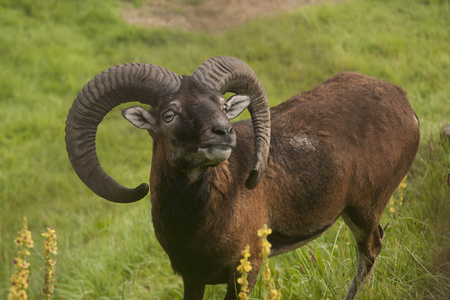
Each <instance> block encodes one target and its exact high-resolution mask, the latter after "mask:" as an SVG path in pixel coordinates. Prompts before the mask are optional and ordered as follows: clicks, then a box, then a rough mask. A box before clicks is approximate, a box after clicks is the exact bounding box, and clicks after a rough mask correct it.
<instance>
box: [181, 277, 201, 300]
mask: <svg viewBox="0 0 450 300" xmlns="http://www.w3.org/2000/svg"><path fill="white" fill-rule="evenodd" d="M183 282H184V297H183V299H184V300H202V299H203V294H204V293H205V284H204V283H198V282H196V281H193V280H189V279H188V278H185V277H183Z"/></svg>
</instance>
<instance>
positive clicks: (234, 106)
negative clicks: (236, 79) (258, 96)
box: [226, 95, 250, 120]
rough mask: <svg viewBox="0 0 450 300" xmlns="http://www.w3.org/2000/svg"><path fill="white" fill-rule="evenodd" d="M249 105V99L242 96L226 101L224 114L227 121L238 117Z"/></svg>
mask: <svg viewBox="0 0 450 300" xmlns="http://www.w3.org/2000/svg"><path fill="white" fill-rule="evenodd" d="M249 104H250V97H249V96H244V95H235V96H233V97H231V98H230V99H228V101H227V106H226V107H227V108H226V114H227V117H228V119H229V120H231V119H234V118H236V117H237V116H239V115H240V114H241V113H242V112H243V111H244V110H245V109H246V108H247V106H248V105H249Z"/></svg>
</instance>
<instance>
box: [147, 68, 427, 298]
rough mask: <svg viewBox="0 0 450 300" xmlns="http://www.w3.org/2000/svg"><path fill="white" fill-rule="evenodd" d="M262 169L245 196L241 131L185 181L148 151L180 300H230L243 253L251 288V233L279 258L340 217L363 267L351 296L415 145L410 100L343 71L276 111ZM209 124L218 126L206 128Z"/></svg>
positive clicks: (160, 229)
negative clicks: (208, 298) (213, 289)
mask: <svg viewBox="0 0 450 300" xmlns="http://www.w3.org/2000/svg"><path fill="white" fill-rule="evenodd" d="M195 105H197V106H198V109H199V110H201V105H202V103H195ZM271 115H272V136H271V146H270V156H269V162H268V165H267V169H266V171H265V174H264V176H263V178H262V181H261V182H260V183H259V185H258V186H257V187H256V188H255V189H253V190H248V189H246V188H245V186H244V183H245V179H246V176H247V175H248V173H249V172H250V170H251V168H252V153H253V130H252V125H251V122H250V121H249V120H245V121H240V122H236V123H234V124H233V129H234V131H235V132H236V138H237V141H236V147H235V148H234V149H233V152H232V154H231V156H230V157H229V159H228V160H227V161H224V162H221V163H220V164H219V165H217V166H211V167H205V168H200V169H198V170H195V171H192V172H191V173H189V172H187V173H186V172H185V171H179V170H176V169H173V168H171V167H170V166H169V163H168V162H167V161H166V156H165V154H164V153H165V151H167V150H168V149H166V148H164V146H162V145H161V143H160V144H158V143H159V142H158V143H156V142H155V144H154V152H153V160H152V171H151V180H150V181H151V200H152V216H153V222H154V227H155V233H156V236H157V238H158V240H159V242H160V243H161V245H162V247H163V248H164V250H165V251H166V252H167V253H168V255H169V257H170V260H171V262H172V266H173V268H174V270H175V271H176V272H178V273H179V274H181V276H182V277H183V280H184V283H185V294H184V295H185V299H202V297H203V292H204V286H205V284H218V283H227V284H228V292H227V295H226V299H236V290H239V286H238V285H236V282H235V279H236V278H238V277H239V276H240V275H239V274H238V273H237V271H236V267H237V266H238V264H239V260H240V257H241V251H242V250H243V249H244V248H245V246H246V245H250V249H251V259H250V260H251V263H252V266H253V270H252V271H251V272H250V274H249V282H250V287H253V285H254V284H255V283H256V279H257V274H258V271H259V267H260V264H261V258H260V257H259V256H258V253H259V251H260V248H261V246H260V241H259V238H258V237H257V234H256V233H257V230H258V229H259V228H261V227H262V225H263V224H267V225H268V226H269V227H270V228H272V230H273V233H272V235H270V236H269V241H270V242H271V243H272V247H273V251H274V253H275V254H280V253H283V252H285V251H288V250H292V249H293V248H294V247H296V246H301V245H302V244H304V243H306V242H308V241H310V240H311V239H314V238H316V237H317V236H319V235H321V234H322V233H324V232H325V231H326V230H327V229H328V228H330V227H331V226H332V224H333V223H334V222H335V221H336V220H337V219H338V218H339V216H342V217H343V219H344V221H345V222H346V223H347V225H348V226H349V227H350V229H351V230H352V232H353V234H354V235H355V240H356V243H357V246H358V249H359V255H358V270H357V272H356V274H355V278H354V280H353V283H352V285H351V287H350V290H349V293H348V295H347V298H346V299H353V298H354V297H355V295H356V293H357V289H358V287H359V288H360V286H361V285H362V284H363V283H364V281H365V279H366V276H367V275H368V274H370V272H371V270H372V267H373V264H374V262H375V259H376V256H377V255H378V254H379V252H380V251H381V237H380V231H379V230H378V224H379V221H380V217H381V214H382V212H383V210H384V208H385V206H386V204H387V203H388V201H389V198H390V196H391V195H392V193H393V192H394V190H395V189H396V187H397V186H398V184H399V183H400V182H401V180H402V179H403V178H404V176H405V175H406V173H407V172H408V170H409V168H410V166H411V164H412V162H413V160H414V157H415V154H416V153H417V149H418V144H419V128H418V121H417V119H416V117H415V114H414V112H413V110H412V109H411V107H410V105H409V102H408V100H407V98H406V94H405V92H403V90H402V89H401V88H400V87H398V86H396V85H393V84H390V83H386V82H382V81H379V80H378V79H375V78H372V77H367V76H364V75H359V74H356V73H342V74H339V75H337V76H335V77H333V78H331V79H329V80H327V81H326V82H324V83H323V84H321V85H319V86H318V87H316V88H314V89H313V90H311V91H308V92H305V93H302V94H300V95H297V96H294V97H292V98H291V99H289V100H287V101H286V102H284V103H282V104H280V105H279V106H277V107H274V108H272V110H271ZM209 122H213V121H211V120H210V121H209Z"/></svg>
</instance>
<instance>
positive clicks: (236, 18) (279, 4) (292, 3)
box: [122, 0, 345, 33]
mask: <svg viewBox="0 0 450 300" xmlns="http://www.w3.org/2000/svg"><path fill="white" fill-rule="evenodd" d="M342 1H345V0H142V4H141V5H140V7H136V6H133V5H131V4H126V5H125V7H124V9H123V11H122V15H123V17H124V18H125V20H127V21H128V22H129V23H131V24H136V25H139V26H143V27H166V28H171V29H181V30H186V31H203V32H209V33H216V32H220V31H225V30H228V29H231V28H234V27H236V26H239V25H242V24H245V23H247V22H249V21H250V20H252V19H254V18H257V17H269V16H273V15H276V14H279V13H282V12H286V11H289V10H292V9H295V8H298V7H300V6H303V5H314V4H320V3H325V2H342Z"/></svg>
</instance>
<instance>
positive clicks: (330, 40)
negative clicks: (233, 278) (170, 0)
mask: <svg viewBox="0 0 450 300" xmlns="http://www.w3.org/2000/svg"><path fill="white" fill-rule="evenodd" d="M122 5H123V3H121V2H117V1H105V0H92V1H88V2H83V3H82V2H79V1H75V0H73V1H40V2H36V1H28V0H24V1H14V0H3V1H1V2H0V13H1V15H2V18H0V53H2V55H1V56H0V65H1V67H2V70H1V72H0V82H1V88H0V105H1V110H0V132H1V134H0V219H1V222H0V265H1V266H2V268H0V295H1V296H0V298H2V299H3V298H6V295H7V293H8V290H9V278H10V276H11V274H12V273H13V272H14V268H13V265H12V260H13V259H14V255H15V249H14V243H13V241H14V239H15V233H16V232H17V231H18V229H19V227H20V220H21V219H22V217H24V216H26V217H27V218H28V223H29V229H30V230H31V231H32V233H33V237H34V239H35V243H36V246H35V247H34V248H33V249H32V251H30V252H31V256H30V263H31V267H30V270H31V273H30V278H31V282H30V287H29V295H30V299H40V289H41V288H42V280H43V274H44V271H45V270H44V256H43V254H42V253H43V249H42V242H43V240H41V237H40V236H39V235H40V233H41V232H44V231H45V228H47V227H53V228H55V229H56V230H57V232H58V248H59V251H58V264H57V265H56V273H57V282H56V285H55V294H54V298H55V299H155V298H156V299H179V298H181V297H182V291H183V287H182V283H181V280H180V278H179V277H177V276H175V275H173V273H172V270H171V268H170V262H169V261H168V258H167V256H166V255H165V254H164V252H163V251H162V249H161V247H160V246H159V245H158V243H157V241H156V239H155V236H154V233H153V228H152V226H151V219H150V214H149V210H150V203H149V201H148V198H147V199H146V200H144V201H141V202H138V203H134V204H129V205H126V207H125V206H123V205H118V204H112V203H108V202H106V201H104V200H101V199H99V198H98V197H96V196H95V195H93V194H92V192H90V191H89V190H88V189H87V188H86V187H85V186H84V185H83V184H82V183H81V181H80V180H79V179H78V178H77V177H76V175H75V173H74V172H73V170H72V168H71V166H70V163H69V161H68V159H67V155H66V152H65V144H64V122H65V117H66V115H67V112H68V109H69V108H70V106H71V104H72V100H73V99H74V98H75V96H76V94H77V92H78V91H79V90H80V89H81V87H82V86H83V85H84V84H85V83H86V82H87V81H88V80H89V79H90V78H92V77H93V76H94V75H95V74H97V73H98V72H100V71H102V70H104V69H106V68H108V67H110V66H112V65H116V64H120V63H124V62H131V61H140V62H150V63H154V64H157V65H161V66H164V67H166V68H168V69H171V70H173V71H175V72H177V73H179V74H190V73H191V72H192V71H193V70H194V69H195V68H196V66H198V65H199V64H200V63H201V62H203V61H204V60H206V59H207V58H209V57H211V56H215V55H220V54H225V55H233V56H236V57H239V58H241V59H242V60H244V61H246V62H247V63H248V64H249V65H250V66H251V67H252V68H253V69H254V70H255V72H256V73H257V74H258V76H259V78H260V79H261V80H262V82H263V84H264V86H265V88H266V90H267V93H268V96H269V99H270V102H271V105H272V106H273V105H276V104H278V103H280V102H282V101H283V100H285V99H287V98H288V97H290V96H291V95H293V94H295V93H298V92H300V91H303V90H307V89H310V88H311V87H313V86H315V85H317V84H319V83H320V82H322V81H323V80H325V79H327V78H328V77H331V76H332V75H334V74H335V73H337V72H339V71H343V70H356V71H360V72H362V73H366V74H369V75H372V76H377V77H380V78H382V79H384V80H388V81H392V82H394V83H397V84H399V85H401V86H403V88H404V89H405V90H406V91H407V92H408V95H409V99H410V101H411V104H412V106H413V108H414V109H415V111H416V113H417V114H418V116H419V118H420V121H421V135H422V141H421V145H420V150H419V154H418V156H417V159H416V161H415V163H414V165H413V168H412V169H411V172H410V174H409V177H408V180H407V188H406V189H405V196H404V203H403V205H402V206H398V205H397V206H395V203H396V202H394V207H395V211H394V212H393V213H391V212H389V211H388V210H386V211H385V213H384V215H383V219H382V224H383V225H385V224H387V223H389V226H388V227H387V229H386V235H385V240H384V249H383V251H382V253H381V255H380V257H379V259H378V261H377V265H376V268H375V272H374V274H373V278H372V281H371V282H370V283H369V284H368V286H367V288H365V289H364V290H363V292H362V296H363V297H362V298H363V299H446V298H447V297H448V295H450V288H449V286H450V281H449V275H450V266H449V261H450V259H449V254H448V253H449V249H450V242H449V240H450V237H449V234H448V228H450V226H449V225H450V223H449V220H450V212H449V210H450V208H449V201H450V195H449V188H448V187H447V186H446V185H445V180H446V176H447V173H448V172H449V170H450V163H449V160H450V159H449V156H448V153H450V145H449V141H448V140H446V139H444V138H442V137H441V136H440V128H441V126H442V125H444V124H446V123H449V122H450V120H449V116H450V103H449V95H450V91H449V89H450V87H449V85H448V78H450V72H449V70H450V52H449V51H448V50H449V48H448V40H450V34H449V32H448V28H449V27H450V7H449V3H448V1H431V0H430V1H425V0H424V1H419V0H415V1H407V0H394V1H387V0H386V1H349V2H345V3H340V4H337V5H334V4H325V5H319V6H313V7H305V8H301V9H299V10H296V11H292V12H290V13H287V14H283V15H281V16H278V17H273V18H270V19H257V20H254V21H253V22H251V23H250V24H247V25H245V26H241V27H239V28H236V29H234V30H231V31H228V32H224V33H221V34H218V35H214V36H213V35H208V34H203V33H194V32H182V31H170V30H167V29H142V28H138V27H135V26H131V25H128V24H126V23H125V21H123V20H122V19H121V16H120V7H121V6H122ZM224 21H225V20H224ZM247 116H248V115H247ZM112 128H113V130H111V129H112ZM124 145H130V146H124ZM98 147H99V149H98V151H99V156H100V160H101V162H102V164H103V165H104V167H105V169H106V170H107V172H108V173H110V174H111V175H113V176H114V177H115V178H116V179H117V180H118V181H119V182H121V183H122V184H124V185H127V186H136V185H137V184H139V183H140V182H144V181H148V172H149V168H150V167H149V166H150V155H151V141H150V139H149V138H148V137H146V136H145V134H143V133H142V132H141V131H138V130H135V129H134V128H133V127H132V125H130V124H128V123H127V122H125V121H123V120H122V118H121V117H120V114H119V113H118V111H117V110H114V111H113V112H112V113H111V114H109V115H108V116H107V117H106V119H105V121H104V123H102V125H101V126H100V128H99V135H98ZM130 148H132V149H133V150H132V151H130ZM339 223H340V221H338V225H337V226H334V227H333V228H332V229H330V231H329V232H327V233H326V234H325V235H324V236H322V237H321V238H319V239H317V240H316V241H314V242H311V243H310V244H308V245H307V246H305V247H303V248H301V249H299V250H296V251H293V252H291V253H289V254H287V255H283V256H279V257H275V258H273V259H271V267H272V268H273V271H276V270H277V269H279V270H280V272H281V276H280V280H281V283H282V290H281V292H282V298H283V299H340V298H343V296H344V295H345V293H346V289H347V288H348V286H349V284H350V281H351V278H352V276H353V272H354V271H353V270H354V258H355V250H354V242H353V239H352V237H351V234H350V232H349V230H348V229H347V227H346V226H345V225H344V226H343V227H342V228H340V227H339ZM255 234H256V233H255ZM347 243H350V244H349V245H347ZM261 289H262V288H261V283H258V285H257V287H256V288H255V289H254V291H253V292H252V293H251V294H250V298H253V299H259V298H261ZM224 293H225V289H224V287H223V286H211V287H208V289H207V291H206V296H205V299H220V298H221V297H223V295H224Z"/></svg>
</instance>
